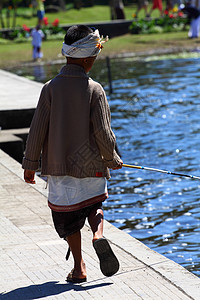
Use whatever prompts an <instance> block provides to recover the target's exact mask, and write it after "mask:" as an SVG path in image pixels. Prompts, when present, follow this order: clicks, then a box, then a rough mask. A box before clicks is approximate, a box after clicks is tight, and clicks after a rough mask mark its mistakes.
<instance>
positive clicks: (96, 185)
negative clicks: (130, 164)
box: [22, 25, 123, 283]
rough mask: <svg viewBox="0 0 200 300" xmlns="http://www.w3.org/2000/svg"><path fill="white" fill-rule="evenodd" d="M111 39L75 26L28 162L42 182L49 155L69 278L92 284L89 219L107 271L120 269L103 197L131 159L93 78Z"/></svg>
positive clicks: (34, 129)
mask: <svg viewBox="0 0 200 300" xmlns="http://www.w3.org/2000/svg"><path fill="white" fill-rule="evenodd" d="M106 40H107V39H106ZM106 40H103V37H100V35H99V31H98V30H96V29H94V30H92V28H89V27H87V26H85V25H74V26H72V27H70V28H69V29H68V31H67V33H66V35H65V38H64V43H63V47H62V54H63V55H64V56H65V57H66V58H67V64H66V65H65V66H64V67H63V68H62V69H61V71H60V73H59V74H58V75H57V76H56V77H55V78H54V79H52V80H51V81H48V82H47V83H46V84H45V85H44V87H43V89H42V91H41V94H40V99H39V102H38V106H37V108H36V111H35V114H34V117H33V120H32V123H31V127H30V132H29V135H28V139H27V144H26V150H25V157H24V159H23V163H22V167H23V168H24V169H25V171H24V180H25V181H26V182H27V183H32V184H34V183H35V180H34V176H35V170H37V169H38V166H39V159H40V153H41V152H42V172H41V173H42V175H47V176H48V185H49V193H48V205H49V207H50V209H51V212H52V218H53V222H54V226H55V229H56V231H57V233H58V235H59V236H60V238H63V239H65V240H66V241H67V242H68V245H69V249H70V251H71V252H72V255H73V258H74V267H73V269H72V271H71V272H70V273H69V274H68V276H67V278H66V280H67V281H68V282H72V283H81V282H85V281H87V272H86V266H85V262H84V260H83V257H82V247H81V229H82V228H83V226H84V224H85V220H86V219H88V222H89V224H90V227H91V230H92V233H93V237H92V244H93V247H94V249H95V251H96V253H97V256H98V258H99V261H100V269H101V271H102V273H103V274H104V275H105V276H112V275H114V274H115V273H116V272H117V271H118V269H119V262H118V259H117V257H116V256H115V254H114V253H113V251H112V249H111V247H110V245H109V243H108V241H107V240H106V239H105V238H104V237H103V209H102V202H103V201H104V200H106V199H107V198H108V191H107V181H106V179H109V178H110V172H109V168H110V169H120V168H122V165H123V161H122V160H121V158H120V157H119V155H118V154H117V152H116V150H115V147H116V138H115V135H114V133H113V131H112V129H111V117H110V109H109V104H108V102H107V98H106V94H105V91H104V89H103V88H102V86H101V85H100V84H99V83H97V82H95V81H94V80H92V79H91V78H90V77H89V76H88V75H87V73H88V72H89V71H90V70H91V68H92V66H93V64H94V62H95V59H96V57H97V55H98V54H99V53H100V51H101V49H102V47H103V46H102V44H103V42H105V41H106ZM47 234H48V232H47ZM70 251H68V253H67V258H68V256H69V253H70Z"/></svg>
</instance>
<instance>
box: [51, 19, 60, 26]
mask: <svg viewBox="0 0 200 300" xmlns="http://www.w3.org/2000/svg"><path fill="white" fill-rule="evenodd" d="M52 25H53V26H55V27H57V26H58V25H59V20H58V19H55V20H54V21H53V23H52Z"/></svg>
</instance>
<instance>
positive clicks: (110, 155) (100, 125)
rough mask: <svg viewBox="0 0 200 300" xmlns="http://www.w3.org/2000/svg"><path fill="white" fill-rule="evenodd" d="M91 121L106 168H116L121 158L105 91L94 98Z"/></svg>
mask: <svg viewBox="0 0 200 300" xmlns="http://www.w3.org/2000/svg"><path fill="white" fill-rule="evenodd" d="M91 121H92V125H93V130H94V135H95V140H96V143H97V145H98V147H99V150H100V154H101V156H102V159H103V160H104V163H105V166H106V167H108V168H115V167H117V166H118V165H119V163H120V157H119V156H118V154H117V152H116V151H115V144H116V138H115V135H114V133H113V131H112V129H111V116H110V108H109V105H108V101H107V99H106V95H105V92H104V90H103V89H102V90H101V93H99V94H98V96H94V97H93V101H92V105H91Z"/></svg>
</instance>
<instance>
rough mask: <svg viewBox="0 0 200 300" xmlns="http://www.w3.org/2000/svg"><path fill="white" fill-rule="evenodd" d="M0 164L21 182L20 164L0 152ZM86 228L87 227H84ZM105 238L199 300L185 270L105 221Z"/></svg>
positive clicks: (41, 185)
mask: <svg viewBox="0 0 200 300" xmlns="http://www.w3.org/2000/svg"><path fill="white" fill-rule="evenodd" d="M0 162H1V164H2V165H3V166H4V167H6V168H7V169H8V170H9V171H10V172H12V173H14V174H15V175H17V176H18V177H19V178H21V180H22V181H23V169H22V168H21V164H20V163H18V162H17V161H15V160H14V159H12V158H11V157H10V156H8V155H7V154H6V153H5V152H3V151H2V150H0ZM36 183H37V184H36V185H33V186H32V188H34V189H35V190H37V191H38V192H40V193H41V194H42V195H44V196H45V197H47V193H48V191H47V189H45V187H46V183H45V182H44V181H43V180H42V179H41V178H40V177H38V176H36ZM86 226H88V225H86ZM104 227H105V237H106V238H107V239H108V240H110V241H111V242H112V243H113V244H115V245H116V246H117V247H120V248H121V249H123V251H125V252H127V253H128V254H129V255H132V256H133V257H134V258H136V259H137V260H138V261H140V262H142V263H143V264H145V265H146V266H147V267H149V268H151V269H152V270H154V271H155V272H157V273H158V274H159V275H161V276H162V277H163V278H165V279H166V280H168V281H169V282H171V283H172V284H173V285H175V286H176V287H177V288H178V289H179V290H181V291H182V292H184V293H185V294H186V295H187V296H188V297H190V298H191V299H193V300H195V299H196V300H197V299H199V295H200V278H199V277H197V276H195V275H194V274H192V273H190V272H189V271H187V270H186V269H185V268H183V267H182V266H180V265H179V264H177V263H175V262H174V261H172V260H170V259H168V258H166V257H165V256H163V255H161V254H159V253H157V252H156V251H154V250H151V249H150V248H148V247H147V246H145V245H144V244H143V243H141V242H140V241H138V240H137V239H135V238H134V237H132V236H130V235H129V234H127V233H125V232H123V231H121V230H120V229H117V228H116V227H114V226H113V225H112V224H110V223H109V222H107V221H106V220H105V223H104Z"/></svg>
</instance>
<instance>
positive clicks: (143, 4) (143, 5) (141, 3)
mask: <svg viewBox="0 0 200 300" xmlns="http://www.w3.org/2000/svg"><path fill="white" fill-rule="evenodd" d="M148 4H149V2H148V0H138V8H137V11H136V13H135V16H134V17H135V18H137V17H138V14H139V12H140V11H141V10H142V9H144V11H145V16H146V17H148V12H147V9H148Z"/></svg>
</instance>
